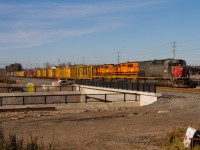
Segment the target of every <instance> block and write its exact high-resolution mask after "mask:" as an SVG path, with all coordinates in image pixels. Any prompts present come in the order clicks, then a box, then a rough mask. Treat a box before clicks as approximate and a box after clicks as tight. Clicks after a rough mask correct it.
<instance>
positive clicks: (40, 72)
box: [37, 70, 42, 78]
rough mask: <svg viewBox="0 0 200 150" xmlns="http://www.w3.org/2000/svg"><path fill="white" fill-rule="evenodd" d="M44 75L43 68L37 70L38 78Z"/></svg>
mask: <svg viewBox="0 0 200 150" xmlns="http://www.w3.org/2000/svg"><path fill="white" fill-rule="evenodd" d="M41 77H42V70H37V78H41Z"/></svg>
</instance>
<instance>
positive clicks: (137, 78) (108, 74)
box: [14, 59, 192, 87]
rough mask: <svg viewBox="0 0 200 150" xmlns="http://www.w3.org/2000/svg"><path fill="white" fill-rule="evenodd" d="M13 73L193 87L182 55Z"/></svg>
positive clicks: (38, 76)
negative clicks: (179, 57) (170, 57)
mask: <svg viewBox="0 0 200 150" xmlns="http://www.w3.org/2000/svg"><path fill="white" fill-rule="evenodd" d="M14 76H21V77H22V76H24V77H37V78H53V79H56V78H67V79H73V80H76V79H84V80H96V79H98V80H99V79H100V80H129V81H131V82H154V83H156V84H158V85H162V86H173V87H190V86H191V85H192V84H191V83H192V82H191V80H190V78H189V71H188V69H187V68H186V62H185V61H184V60H182V59H162V60H149V61H138V62H125V63H120V64H104V65H88V66H86V65H82V66H73V67H66V68H52V69H34V70H32V71H31V70H28V71H24V74H23V73H22V72H17V73H16V74H14Z"/></svg>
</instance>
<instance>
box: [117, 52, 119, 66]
mask: <svg viewBox="0 0 200 150" xmlns="http://www.w3.org/2000/svg"><path fill="white" fill-rule="evenodd" d="M117 63H118V64H119V52H117Z"/></svg>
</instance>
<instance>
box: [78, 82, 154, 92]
mask: <svg viewBox="0 0 200 150" xmlns="http://www.w3.org/2000/svg"><path fill="white" fill-rule="evenodd" d="M75 84H78V85H86V86H95V87H103V88H113V89H122V90H131V91H142V92H152V93H156V84H150V83H139V82H123V81H119V82H117V81H115V82H112V81H95V80H76V81H75Z"/></svg>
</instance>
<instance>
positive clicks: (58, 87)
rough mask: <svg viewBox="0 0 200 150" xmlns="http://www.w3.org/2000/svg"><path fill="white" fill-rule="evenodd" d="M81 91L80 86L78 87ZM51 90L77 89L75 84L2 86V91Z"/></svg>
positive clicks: (0, 91) (0, 90)
mask: <svg viewBox="0 0 200 150" xmlns="http://www.w3.org/2000/svg"><path fill="white" fill-rule="evenodd" d="M78 90H79V91H80V87H78ZM51 91H77V87H75V86H72V85H70V86H34V87H16V86H15V87H14V86H13V87H0V93H13V92H51Z"/></svg>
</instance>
